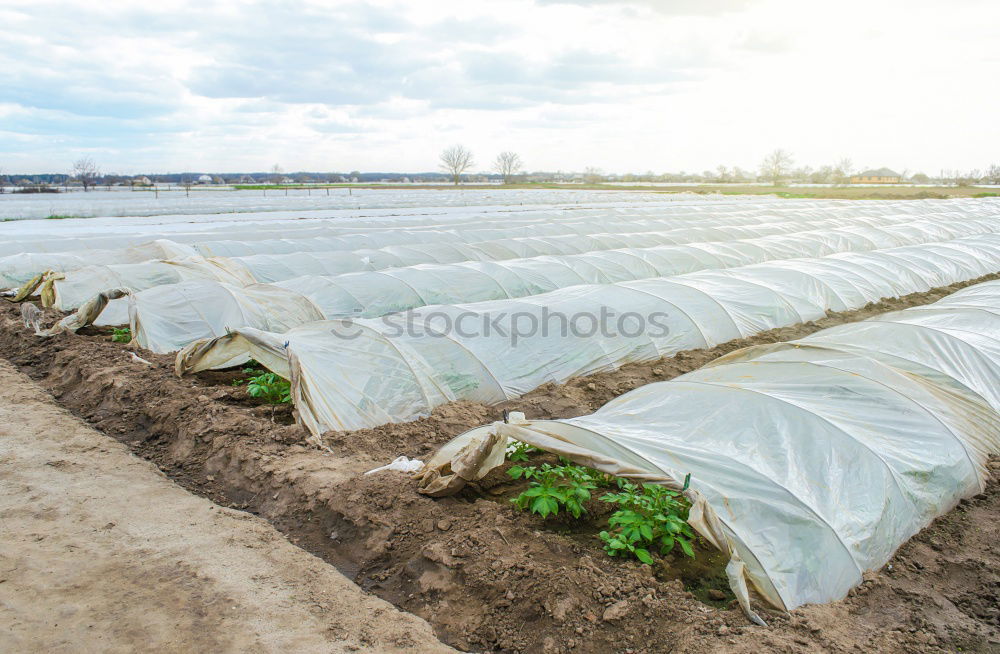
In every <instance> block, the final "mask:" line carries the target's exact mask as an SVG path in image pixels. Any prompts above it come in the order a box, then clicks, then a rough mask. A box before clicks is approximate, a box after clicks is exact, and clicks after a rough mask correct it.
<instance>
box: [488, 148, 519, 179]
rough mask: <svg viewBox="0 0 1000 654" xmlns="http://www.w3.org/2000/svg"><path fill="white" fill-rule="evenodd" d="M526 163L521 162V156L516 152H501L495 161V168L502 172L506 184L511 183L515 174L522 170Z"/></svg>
mask: <svg viewBox="0 0 1000 654" xmlns="http://www.w3.org/2000/svg"><path fill="white" fill-rule="evenodd" d="M523 167H524V165H523V164H522V163H521V156H520V155H519V154H517V153H516V152H509V151H508V152H501V153H500V154H498V155H497V158H496V161H494V162H493V170H495V171H497V172H498V173H500V176H501V177H503V183H504V184H510V183H511V181H513V179H514V175H516V174H518V173H519V172H521V168H523Z"/></svg>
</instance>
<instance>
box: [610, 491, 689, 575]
mask: <svg viewBox="0 0 1000 654" xmlns="http://www.w3.org/2000/svg"><path fill="white" fill-rule="evenodd" d="M686 485H687V480H685V487H686ZM621 489H622V490H621V492H620V493H608V494H606V495H604V496H603V497H601V498H600V499H601V501H602V502H610V503H612V504H617V505H618V506H619V507H620V508H619V509H618V510H617V511H615V512H614V513H613V514H611V517H610V518H609V519H608V526H609V527H610V528H611V529H610V530H609V531H602V532H601V533H600V538H601V540H602V541H604V551H605V552H607V553H608V555H609V556H629V555H631V556H634V557H635V558H637V559H639V560H640V561H642V562H643V563H646V564H651V563H653V556H652V554H650V550H651V549H658V550H659V552H660V554H667V553H669V552H670V551H671V550H673V549H674V546H677V545H679V546H680V548H681V550H683V551H684V553H685V554H687V555H688V556H690V557H692V558H693V557H694V548H693V547H692V546H691V541H692V540H693V539H694V531H692V529H691V526H690V525H689V524H688V523H687V516H688V511H689V509H690V508H691V505H690V503H689V502H688V501H687V499H686V498H685V497H684V496H683V495H682V494H681V493H679V492H677V491H673V490H670V489H669V488H665V487H664V486H659V485H657V484H643V485H642V486H638V485H636V484H632V483H624V484H621Z"/></svg>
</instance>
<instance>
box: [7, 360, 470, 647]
mask: <svg viewBox="0 0 1000 654" xmlns="http://www.w3.org/2000/svg"><path fill="white" fill-rule="evenodd" d="M0 469H2V475H0V525H2V528H0V624H2V625H3V628H2V629H0V651H4V652H62V651H64V652H80V651H91V652H96V651H101V652H136V651H158V652H278V651H288V652H351V651H358V650H359V649H364V650H369V651H378V652H390V651H392V652H394V651H409V652H434V651H441V652H444V651H451V650H450V648H446V647H444V646H442V645H441V644H440V643H439V642H438V641H437V639H436V638H434V636H433V634H432V632H431V629H430V627H429V626H428V625H427V624H426V623H425V622H423V621H422V620H420V619H418V618H415V617H413V616H412V615H407V614H403V613H401V612H400V611H398V610H397V609H395V608H394V607H393V606H391V605H390V604H388V603H386V602H384V601H382V600H379V599H377V598H374V597H372V596H371V595H368V594H366V593H363V592H362V591H361V590H360V589H359V588H358V587H357V586H355V585H354V584H353V583H351V582H350V581H349V580H347V579H346V578H345V577H344V576H342V575H341V574H340V573H338V572H337V571H336V570H335V569H334V568H332V567H330V566H329V565H326V564H325V563H323V562H322V561H320V560H319V559H317V558H315V557H313V556H311V555H310V554H307V553H306V552H304V551H303V550H301V549H299V548H297V547H295V546H293V545H291V544H290V543H289V542H288V541H287V540H285V538H284V537H283V536H282V535H281V534H279V533H278V532H277V531H275V530H274V528H273V527H271V526H270V525H268V524H267V523H266V522H264V521H263V520H260V519H258V518H255V517H253V516H251V515H249V514H247V513H243V512H240V511H234V510H231V509H225V508H221V507H218V506H216V505H214V504H212V503H211V502H209V501H208V500H205V499H202V498H198V497H196V496H194V495H191V494H190V493H188V492H186V491H184V490H183V489H181V488H180V487H178V486H177V485H176V484H174V483H172V482H171V481H169V480H168V479H166V478H165V477H164V476H163V474H162V473H160V472H159V471H158V470H157V469H156V467H155V466H153V465H152V464H150V463H148V462H146V461H143V460H141V459H137V458H136V457H134V456H132V455H131V454H129V452H128V451H127V449H126V448H125V447H124V446H123V445H121V444H120V443H118V442H117V441H114V440H112V439H110V438H108V437H107V436H105V435H103V434H100V433H98V432H96V431H94V430H93V429H91V428H90V427H87V426H86V425H85V424H83V423H82V422H81V421H79V420H78V419H76V418H74V417H72V416H71V415H69V413H67V412H66V411H65V410H64V409H62V408H60V407H58V406H57V405H56V404H55V403H54V402H53V401H52V399H51V397H49V396H48V394H47V393H45V391H43V390H42V389H41V388H39V387H38V386H37V385H36V384H34V383H33V382H32V381H31V380H30V379H28V378H27V377H25V376H24V375H22V374H21V373H19V372H17V371H16V370H14V369H13V368H12V367H11V366H10V365H9V364H8V363H6V362H3V361H0Z"/></svg>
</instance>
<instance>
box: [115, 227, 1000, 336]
mask: <svg viewBox="0 0 1000 654" xmlns="http://www.w3.org/2000/svg"><path fill="white" fill-rule="evenodd" d="M984 222H985V221H984ZM989 227H994V228H995V227H1000V221H998V222H997V224H995V225H990V226H989ZM977 228H978V226H977V225H969V224H966V225H960V226H959V225H950V224H949V225H939V224H937V223H934V222H930V223H927V222H921V223H913V224H910V225H896V226H892V227H883V228H874V227H868V228H839V229H832V230H817V231H815V232H801V233H798V234H788V235H779V236H768V237H764V238H760V239H748V240H745V241H729V242H724V243H696V244H690V245H672V246H663V247H657V248H644V249H620V250H606V251H601V252H591V253H586V254H580V255H569V256H552V257H535V258H529V259H512V260H509V261H498V262H485V261H482V262H463V263H454V264H440V265H423V266H412V267H407V268H394V269H387V270H384V271H377V272H376V271H372V272H361V273H350V274H345V275H334V276H315V275H307V276H303V277H296V278H293V279H289V280H286V281H283V282H277V283H276V284H274V285H266V284H260V285H252V286H246V287H243V288H240V287H235V286H233V285H232V284H223V283H218V282H214V281H206V280H201V281H186V282H183V283H178V284H168V285H163V286H157V287H154V288H151V289H148V290H145V291H141V292H138V293H134V294H132V295H131V297H130V298H129V299H128V300H125V299H122V300H117V301H114V302H112V303H111V304H109V305H108V306H107V307H106V308H105V310H104V312H103V313H102V314H101V315H100V316H99V317H97V324H99V325H119V324H125V323H127V322H129V320H130V316H131V322H132V325H131V326H132V334H133V336H134V338H135V339H136V342H137V344H138V345H140V346H141V347H145V348H147V349H150V350H153V351H154V352H159V353H164V352H172V351H176V350H179V349H180V348H182V347H184V346H185V345H187V344H188V343H190V342H192V341H194V340H198V339H201V338H211V337H213V336H221V335H222V334H224V333H226V332H227V331H229V330H231V329H235V328H241V327H253V328H255V329H264V330H266V331H274V330H273V329H271V328H270V327H268V326H267V325H268V324H269V322H268V321H269V320H271V318H269V317H268V316H267V315H265V314H263V313H262V312H261V311H260V310H254V311H250V312H241V311H234V308H238V307H244V306H257V305H259V304H260V302H259V301H258V300H256V299H255V298H256V296H258V295H260V294H261V293H262V292H266V293H268V298H269V300H270V302H269V303H268V304H267V305H266V307H267V309H268V313H269V314H271V315H273V316H274V319H277V320H280V321H282V322H283V323H284V324H286V325H288V326H289V327H291V326H294V325H296V324H300V323H302V322H306V321H307V320H314V319H315V318H313V317H311V316H313V315H314V314H315V311H311V312H303V311H296V310H290V307H289V304H290V303H291V304H294V305H296V306H298V305H301V304H312V305H314V307H315V309H316V310H318V312H319V313H321V314H322V316H323V317H324V318H328V319H336V318H377V317H380V316H383V315H386V314H389V313H394V312H398V311H405V310H410V309H416V308H419V307H423V306H427V305H432V304H446V303H465V302H482V301H487V300H499V299H510V298H518V297H527V296H530V295H539V294H541V293H546V292H549V291H553V290H556V289H560V288H565V287H568V286H574V285H581V284H609V283H614V282H620V281H631V280H638V279H645V278H651V277H667V276H673V275H679V274H684V273H688V272H694V271H697V270H709V269H722V268H732V267H737V266H744V265H750V264H753V263H761V262H764V261H774V260H778V259H789V258H796V257H811V256H823V255H828V254H834V253H837V252H844V251H868V250H872V249H875V248H878V247H879V246H881V245H882V244H885V243H889V244H899V243H901V242H907V241H909V242H910V243H920V242H929V241H933V240H938V239H940V238H941V237H942V236H945V237H947V236H949V235H958V234H964V233H970V232H974V231H976V229H977ZM108 287H109V288H111V287H113V284H110V283H109V284H108ZM275 287H280V288H282V289H285V291H287V295H288V296H289V297H284V296H282V295H281V294H280V293H279V291H278V289H277V288H275ZM268 289H270V290H268ZM296 295H297V296H299V297H298V298H297V299H296V298H295V297H294V296H296ZM279 298H280V301H279ZM130 305H131V308H130ZM296 319H299V320H298V322H295V320H296Z"/></svg>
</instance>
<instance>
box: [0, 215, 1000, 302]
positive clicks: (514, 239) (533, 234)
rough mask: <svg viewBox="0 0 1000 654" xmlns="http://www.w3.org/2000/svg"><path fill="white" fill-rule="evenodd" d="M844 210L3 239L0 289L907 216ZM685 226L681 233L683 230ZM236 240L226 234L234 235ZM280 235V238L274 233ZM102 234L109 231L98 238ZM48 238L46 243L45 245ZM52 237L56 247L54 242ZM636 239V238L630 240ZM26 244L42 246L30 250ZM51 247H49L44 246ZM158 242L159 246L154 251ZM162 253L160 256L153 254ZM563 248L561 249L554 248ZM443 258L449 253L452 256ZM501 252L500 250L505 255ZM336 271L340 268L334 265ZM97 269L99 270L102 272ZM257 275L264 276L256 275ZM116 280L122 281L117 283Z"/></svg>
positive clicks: (957, 218)
mask: <svg viewBox="0 0 1000 654" xmlns="http://www.w3.org/2000/svg"><path fill="white" fill-rule="evenodd" d="M844 213H845V212H844V208H838V209H826V210H824V209H820V208H810V209H808V210H802V209H800V210H798V211H796V212H794V213H791V212H789V211H788V209H787V208H786V209H785V210H784V211H776V212H772V211H766V212H765V211H764V210H763V209H760V210H758V211H753V212H749V213H748V212H746V211H742V212H731V211H726V210H724V209H723V210H720V211H719V212H718V213H708V214H701V215H697V218H696V221H695V220H694V219H692V218H691V217H690V216H689V217H686V218H685V217H680V218H678V217H669V216H658V217H657V216H653V217H650V218H634V217H630V216H629V215H627V214H626V215H619V214H617V213H615V212H606V213H604V214H602V215H598V216H594V217H591V218H589V219H586V220H583V219H579V218H575V217H570V218H565V217H564V219H563V220H556V221H552V220H551V216H549V220H542V218H544V217H545V216H547V215H548V214H543V216H541V217H539V216H535V217H534V219H533V220H532V221H530V222H528V223H526V224H524V225H519V224H518V220H517V218H516V217H510V218H509V220H508V221H507V222H505V223H503V224H502V225H494V226H486V227H484V226H481V225H463V226H462V227H461V229H460V230H459V229H450V228H446V229H438V228H432V227H428V228H422V229H418V230H415V229H409V230H408V229H399V228H396V229H393V230H378V229H374V230H373V229H368V230H366V231H364V232H359V231H357V230H351V231H350V232H349V233H340V231H341V230H335V231H336V232H337V233H336V234H334V235H330V234H326V235H324V232H326V231H329V230H333V229H334V228H331V227H313V228H306V229H304V228H301V227H300V228H295V226H294V225H292V226H286V227H285V229H284V231H283V232H281V233H279V234H277V235H276V234H275V232H274V231H273V230H274V229H275V228H274V226H273V224H272V225H270V226H267V227H268V230H269V231H265V232H260V231H255V230H252V229H249V228H246V231H247V232H249V233H248V234H247V236H248V238H244V237H243V235H242V231H241V232H240V233H239V234H231V235H230V236H231V238H229V239H226V240H218V239H215V240H213V234H212V233H204V234H203V233H198V234H194V235H191V238H189V239H187V240H185V241H179V240H174V238H173V237H174V236H177V237H180V236H181V235H180V234H166V235H164V237H163V238H161V239H159V240H158V243H159V245H157V244H156V243H143V244H140V245H133V246H129V247H124V248H118V249H94V248H86V247H82V245H81V244H80V243H79V242H78V240H77V239H74V238H64V237H63V238H60V237H52V238H50V239H48V241H46V242H42V243H37V242H33V241H25V242H22V243H16V244H15V243H7V244H6V245H5V247H4V248H3V251H6V250H8V249H10V248H15V247H16V248H21V249H19V250H16V251H14V252H11V253H10V254H9V255H7V256H3V257H0V287H12V286H16V285H19V284H23V283H24V282H25V281H27V280H28V279H30V278H32V277H33V276H35V275H36V274H38V273H40V272H44V271H46V270H52V271H56V272H68V271H72V270H77V269H80V268H84V267H87V266H114V265H116V264H123V263H137V262H141V261H146V260H148V259H154V258H177V257H201V256H204V257H217V256H229V257H235V256H251V255H255V254H262V255H275V256H284V255H288V254H291V253H302V252H318V253H326V254H330V255H333V254H334V253H348V252H352V251H355V252H357V251H359V250H360V251H362V253H361V254H359V255H358V258H364V257H366V256H367V257H368V258H373V257H372V255H366V254H364V252H370V251H373V250H376V251H377V250H381V249H383V248H385V249H388V250H389V253H390V254H389V256H390V257H391V256H392V249H393V248H394V247H400V248H402V249H401V250H400V253H399V256H400V257H401V258H402V259H404V260H405V259H406V257H407V253H408V251H409V248H412V247H413V246H415V245H417V246H420V247H418V250H417V254H419V253H420V252H421V251H424V250H426V251H428V252H430V253H433V251H434V250H435V249H437V250H440V251H442V252H445V253H447V252H465V251H467V250H468V248H464V247H463V246H464V245H466V244H473V245H475V246H478V247H479V248H480V249H484V250H485V252H486V254H487V255H488V256H489V258H494V257H495V256H496V255H495V254H490V248H489V242H494V241H496V242H502V241H505V240H506V241H510V243H509V244H507V245H506V246H499V247H501V251H503V250H505V249H514V250H515V251H518V249H519V248H523V247H525V246H524V245H521V246H519V245H518V243H519V240H523V239H526V242H527V244H528V245H527V247H529V248H530V247H531V243H532V239H534V238H539V237H545V238H552V237H562V238H556V239H555V240H554V241H552V242H553V243H555V244H559V243H565V244H564V245H563V246H562V248H563V249H565V248H570V249H569V251H571V252H572V251H581V250H573V248H574V247H577V245H576V244H577V243H580V242H583V241H580V239H578V238H573V237H586V236H589V235H592V234H605V235H608V236H612V235H616V234H621V235H633V236H632V240H634V239H635V238H637V237H638V235H640V234H644V233H649V232H674V231H678V230H681V231H682V232H683V233H678V234H677V235H676V238H675V239H673V240H663V239H661V240H658V241H654V243H659V244H662V243H679V242H687V241H690V240H706V239H715V238H720V237H722V236H725V234H724V233H720V232H718V231H717V229H718V228H728V229H729V230H730V232H732V231H733V230H736V233H737V234H741V236H737V237H747V236H755V235H763V234H771V233H783V232H780V231H764V232H761V231H750V232H741V231H739V229H740V228H757V227H761V226H764V225H767V226H768V227H769V228H770V229H771V230H774V229H776V228H775V227H773V226H774V225H776V224H779V223H789V225H787V228H788V231H793V230H796V229H806V228H807V227H805V226H806V225H816V226H817V227H820V226H823V224H827V226H835V225H842V224H859V225H863V224H868V223H867V222H866V221H873V222H872V223H871V224H883V223H884V222H885V221H894V222H901V221H905V220H908V219H912V217H913V214H912V213H909V212H899V211H895V212H894V211H888V208H886V209H885V210H883V211H882V212H876V215H874V216H869V215H868V214H869V213H872V212H870V211H868V212H860V214H859V215H851V216H845V215H843V214H844ZM993 213H995V212H992V213H991V212H990V211H988V210H985V209H984V207H981V206H972V207H969V208H967V209H965V210H963V211H960V212H958V211H940V210H936V211H935V210H932V209H931V208H927V209H925V211H924V212H923V213H921V214H919V215H925V216H928V217H930V216H936V217H939V218H941V219H947V220H951V221H952V222H961V221H962V220H964V219H973V218H985V217H989V216H991V215H993ZM684 230H686V231H684ZM262 234H264V235H267V236H268V237H267V238H252V237H253V236H255V235H256V236H260V235H262ZM237 236H238V238H232V237H237ZM277 236H280V237H281V238H278V237H277ZM101 238H103V239H105V240H107V239H108V238H111V237H101ZM48 242H52V244H50V245H48V247H47V248H46V245H47V244H48ZM59 243H63V244H64V245H62V246H60V245H59ZM633 245H638V243H633ZM32 248H42V249H40V250H38V249H32ZM53 248H56V250H55V251H51V250H52V249H53ZM157 248H159V250H158V249H157ZM159 251H163V252H164V254H165V256H164V255H158V254H157V253H158V252H159ZM556 251H558V252H561V253H564V250H556ZM552 253H554V251H546V252H544V254H552ZM451 256H454V254H452V255H451ZM504 256H507V255H506V254H505V255H504ZM511 256H530V255H525V254H514V255H511ZM477 258H483V256H473V257H468V256H466V258H465V259H461V260H468V259H477ZM434 260H435V259H433V258H432V259H426V258H425V259H423V260H422V261H417V262H414V263H420V262H427V261H434ZM392 265H406V264H405V263H395V264H392ZM341 272H344V271H341ZM104 274H105V275H106V274H107V273H104ZM260 281H272V280H268V279H260ZM120 285H123V286H124V285H127V284H125V283H124V282H123V283H122V284H120Z"/></svg>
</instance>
